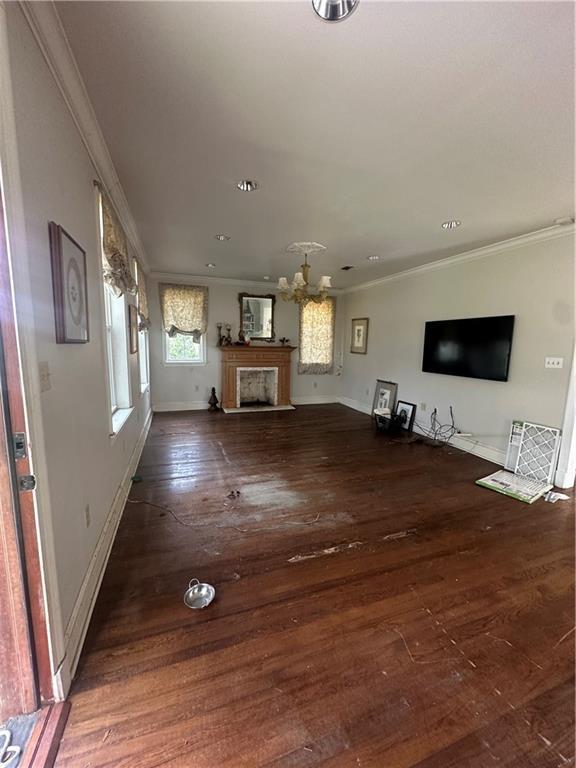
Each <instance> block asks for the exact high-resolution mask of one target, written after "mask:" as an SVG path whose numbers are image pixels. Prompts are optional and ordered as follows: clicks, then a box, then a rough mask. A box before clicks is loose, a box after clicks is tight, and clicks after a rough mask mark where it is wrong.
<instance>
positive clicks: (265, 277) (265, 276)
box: [262, 275, 270, 280]
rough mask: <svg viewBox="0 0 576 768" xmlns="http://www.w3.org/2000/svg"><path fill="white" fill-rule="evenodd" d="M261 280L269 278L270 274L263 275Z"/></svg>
mask: <svg viewBox="0 0 576 768" xmlns="http://www.w3.org/2000/svg"><path fill="white" fill-rule="evenodd" d="M262 279H263V280H270V275H264V277H263V278H262Z"/></svg>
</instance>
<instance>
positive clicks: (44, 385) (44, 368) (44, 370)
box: [38, 361, 52, 392]
mask: <svg viewBox="0 0 576 768" xmlns="http://www.w3.org/2000/svg"><path fill="white" fill-rule="evenodd" d="M38 372H39V373H40V392H48V390H49V389H52V383H51V382H50V366H49V365H48V363H47V362H46V361H43V362H40V363H38Z"/></svg>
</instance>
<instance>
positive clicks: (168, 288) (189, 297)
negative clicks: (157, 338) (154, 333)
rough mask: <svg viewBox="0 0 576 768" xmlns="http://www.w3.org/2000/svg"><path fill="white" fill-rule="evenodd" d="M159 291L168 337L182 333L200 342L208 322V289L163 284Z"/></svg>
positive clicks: (163, 321)
mask: <svg viewBox="0 0 576 768" xmlns="http://www.w3.org/2000/svg"><path fill="white" fill-rule="evenodd" d="M159 290H160V309H161V312H162V323H163V325H164V330H165V331H166V333H167V334H168V336H176V335H177V334H178V333H182V334H186V335H188V336H192V337H193V338H194V341H196V342H198V341H200V337H201V336H202V334H203V333H206V327H207V322H208V288H205V287H204V286H198V285H173V284H169V283H161V284H160V286H159Z"/></svg>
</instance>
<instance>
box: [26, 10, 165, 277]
mask: <svg viewBox="0 0 576 768" xmlns="http://www.w3.org/2000/svg"><path fill="white" fill-rule="evenodd" d="M20 7H21V8H22V11H23V13H24V16H25V17H26V20H27V21H28V24H29V25H30V28H31V29H32V32H33V33H34V36H35V38H36V41H37V42H38V46H39V48H40V50H41V51H42V54H43V55H44V58H45V59H46V62H47V64H48V67H49V68H50V71H51V72H52V76H53V77H54V80H55V81H56V83H57V85H58V87H59V89H60V91H61V93H62V96H63V98H64V102H65V103H66V106H67V107H68V109H69V111H70V114H71V115H72V118H73V120H74V122H75V123H76V127H77V128H78V132H79V134H80V136H81V138H82V141H83V142H84V146H85V147H86V151H87V152H88V155H89V157H90V159H91V161H92V163H93V165H94V168H95V170H96V173H97V175H98V176H99V181H100V183H101V184H102V186H103V187H104V189H105V190H106V193H107V195H108V196H109V197H110V199H111V200H112V202H113V204H114V208H115V209H116V213H117V214H118V218H119V219H120V221H121V223H122V226H123V228H124V231H125V232H126V235H127V237H128V239H129V240H130V243H131V245H132V247H133V248H134V250H135V251H136V254H137V256H138V259H139V261H140V263H141V264H142V265H143V267H144V269H145V271H146V272H148V271H149V269H150V267H149V262H148V259H147V257H146V253H145V251H144V246H143V245H142V241H141V240H140V235H139V234H138V229H137V227H136V223H135V221H134V217H133V216H132V213H131V211H130V206H129V205H128V200H127V199H126V195H125V194H124V190H123V189H122V185H121V183H120V179H119V177H118V174H117V172H116V168H115V167H114V163H113V161H112V157H111V155H110V151H109V150H108V147H107V145H106V141H105V140H104V136H103V134H102V130H101V128H100V125H99V123H98V119H97V118H96V113H95V112H94V108H93V106H92V102H91V101H90V97H89V96H88V92H87V90H86V86H85V84H84V80H83V78H82V75H81V74H80V70H79V69H78V64H77V63H76V59H75V58H74V54H73V53H72V49H71V48H70V43H69V42H68V38H67V37H66V33H65V31H64V28H63V26H62V22H61V21H60V16H59V15H58V11H57V10H56V5H55V4H54V2H52V1H51V0H50V2H43V3H38V2H31V1H30V0H20Z"/></svg>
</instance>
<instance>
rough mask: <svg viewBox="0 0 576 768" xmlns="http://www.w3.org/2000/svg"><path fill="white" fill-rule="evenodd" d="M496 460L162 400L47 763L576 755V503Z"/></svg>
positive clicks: (446, 761)
mask: <svg viewBox="0 0 576 768" xmlns="http://www.w3.org/2000/svg"><path fill="white" fill-rule="evenodd" d="M490 470H491V465H490V464H488V463H487V462H485V461H483V460H481V459H479V458H477V457H474V456H471V455H470V454H465V453H462V452H460V451H458V450H456V449H454V448H451V447H445V448H434V447H431V446H430V445H427V444H425V443H423V442H422V441H414V442H407V441H406V440H404V441H402V440H392V439H390V438H389V437H387V436H385V435H382V434H376V433H375V432H374V431H373V430H372V427H371V421H370V419H369V417H366V416H364V415H362V414H358V413H356V412H354V411H351V410H349V409H347V408H344V407H342V406H337V405H328V406H306V407H300V408H298V409H297V410H296V411H293V412H281V413H264V414H258V413H254V414H243V415H233V414H230V415H226V416H225V415H223V414H208V413H198V412H194V413H177V414H168V413H165V414H156V415H155V417H154V421H153V424H152V428H151V430H150V434H149V437H148V440H147V442H146V445H145V447H144V450H143V453H142V458H141V461H140V466H139V468H138V474H139V475H141V476H142V478H143V481H142V482H141V483H139V484H137V485H134V486H133V488H132V492H131V496H130V499H131V501H130V502H129V503H128V504H127V505H126V510H125V513H124V517H123V520H122V523H121V525H120V528H119V531H118V535H117V539H116V541H115V544H114V548H113V551H112V556H111V558H110V562H109V565H108V569H107V572H106V575H105V578H104V581H103V585H102V589H101V592H100V595H99V598H98V601H97V605H96V609H95V612H94V616H93V619H92V623H91V627H90V630H89V633H88V637H87V641H86V645H85V648H84V652H83V655H82V658H81V662H80V665H79V669H78V673H77V677H76V680H75V682H74V685H73V691H72V696H71V701H72V710H71V714H70V718H69V721H68V725H67V727H66V730H65V733H64V738H63V740H62V744H61V748H60V752H59V755H58V759H57V763H56V765H57V767H58V768H111V767H112V766H114V768H128V767H129V768H160V767H162V768H244V767H246V768H265V766H266V767H268V766H274V768H294V767H296V766H297V767H298V768H305V767H306V766H329V768H356V766H364V767H365V768H366V766H368V767H369V768H383V766H386V768H451V767H452V766H454V768H456V766H458V768H486V766H491V765H493V764H494V765H501V766H506V768H520V766H522V768H531V767H532V766H534V768H563V767H564V766H570V765H574V736H573V729H574V711H573V696H574V645H573V640H574V637H573V635H572V636H570V637H569V638H567V639H566V640H565V641H563V642H559V641H560V640H561V639H562V637H563V636H564V635H565V634H566V632H568V631H569V630H570V629H571V628H572V627H573V626H574V622H575V620H574V589H573V571H574V503H573V501H572V500H570V501H569V502H558V503H557V504H554V505H551V504H547V503H545V502H544V501H539V502H536V503H535V504H534V505H532V506H528V505H524V504H522V503H520V502H516V501H513V500H512V499H507V498H505V497H503V496H500V495H498V494H495V493H490V492H489V491H487V490H485V489H482V488H480V487H478V486H476V485H475V484H474V480H475V479H476V478H478V477H480V476H482V475H484V474H487V473H488V472H489V471H490ZM238 491H239V494H238V493H236V492H238ZM154 505H155V506H154ZM192 577H198V578H201V579H202V580H206V581H209V582H210V583H212V584H214V585H215V587H216V590H217V598H216V600H215V602H214V603H213V604H212V605H211V606H210V607H209V608H208V609H206V610H205V611H198V612H194V611H190V610H189V609H187V608H186V607H185V606H184V604H183V602H182V596H183V593H184V590H185V588H186V585H187V583H188V581H189V580H190V578H192Z"/></svg>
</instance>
